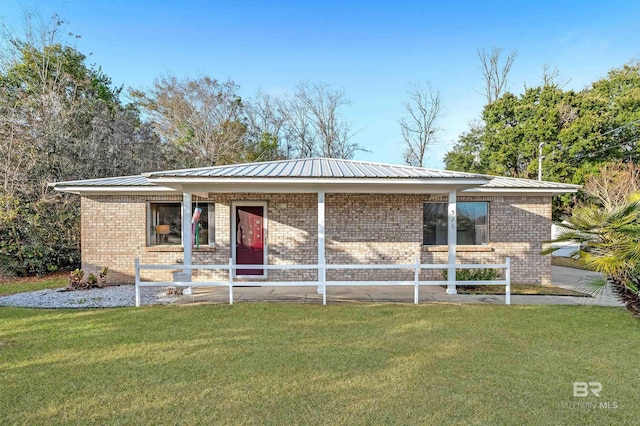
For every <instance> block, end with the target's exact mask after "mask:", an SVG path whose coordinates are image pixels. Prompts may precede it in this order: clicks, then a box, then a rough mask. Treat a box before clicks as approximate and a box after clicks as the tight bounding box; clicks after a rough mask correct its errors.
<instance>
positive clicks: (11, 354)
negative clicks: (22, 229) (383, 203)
mask: <svg viewBox="0 0 640 426" xmlns="http://www.w3.org/2000/svg"><path fill="white" fill-rule="evenodd" d="M638 353H640V321H638V320H636V319H634V318H632V317H631V316H630V315H629V314H628V313H627V312H626V311H624V310H622V309H619V308H603V307H591V306H502V305H420V306H412V305H394V304H381V305H375V304H367V305H364V304H362V305H361V304H335V305H329V306H324V307H323V306H317V305H311V304H308V305H303V304H294V303H255V304H254V303H238V304H236V305H234V306H228V305H200V306H153V307H143V308H137V309H136V308H119V309H102V310H75V311H74V310H31V309H20V308H0V389H1V390H0V418H2V422H1V423H3V424H14V423H15V424H52V423H53V424H55V423H58V424H59V423H72V424H218V423H228V424H247V423H253V424H256V423H259V424H263V423H266V424H380V423H382V424H451V423H455V424H460V423H464V424H483V425H484V424H532V425H533V424H535V425H538V424H633V423H634V422H636V421H637V419H638V418H639V417H640V405H638V385H639V383H640V365H639V364H638V363H637V362H635V359H636V358H637V354H638ZM576 381H578V382H600V383H601V384H602V391H601V392H600V397H596V396H593V395H591V396H589V397H586V398H580V397H575V398H574V397H573V383H574V382H576ZM614 406H615V407H617V408H613V407H614ZM605 407H609V408H605Z"/></svg>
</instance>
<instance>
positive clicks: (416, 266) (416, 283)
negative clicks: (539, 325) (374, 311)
mask: <svg viewBox="0 0 640 426" xmlns="http://www.w3.org/2000/svg"><path fill="white" fill-rule="evenodd" d="M247 268H251V269H267V270H273V269H285V270H293V269H315V270H317V271H318V280H316V281H234V277H233V275H234V274H233V273H232V271H233V270H236V269H247ZM450 268H455V269H489V268H495V269H504V270H505V279H504V280H490V281H449V280H433V281H431V280H429V281H420V279H419V277H420V271H421V270H423V269H450ZM151 269H180V270H185V271H186V270H194V269H197V270H226V271H229V279H228V280H226V281H188V282H186V281H179V282H174V281H171V282H168V281H165V282H158V281H142V280H141V279H140V271H141V270H151ZM328 269H411V270H413V271H414V275H413V280H411V281H393V280H391V281H367V280H365V281H328V280H327V281H322V280H321V277H324V276H326V274H325V273H323V272H325V271H326V270H328ZM234 284H237V285H240V286H242V287H263V286H265V287H266V286H271V287H303V286H313V287H320V288H322V304H323V305H326V304H327V287H330V286H413V288H414V289H413V303H415V304H418V296H419V288H420V286H433V285H447V284H455V285H504V286H505V303H506V304H507V305H509V304H511V258H509V257H507V258H506V259H505V263H497V264H455V265H449V264H424V263H423V264H421V263H420V262H419V259H416V261H415V263H409V264H384V265H360V264H354V265H329V264H327V265H234V264H233V260H232V259H229V264H228V265H141V264H140V259H137V258H136V261H135V293H136V306H140V287H228V288H229V304H230V305H233V287H234Z"/></svg>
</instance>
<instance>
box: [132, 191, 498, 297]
mask: <svg viewBox="0 0 640 426" xmlns="http://www.w3.org/2000/svg"><path fill="white" fill-rule="evenodd" d="M484 181H485V180H483V182H484ZM162 183H163V184H164V185H167V182H162ZM416 183H417V182H416V181H415V180H413V181H411V183H409V182H398V181H397V180H396V181H394V182H386V185H385V182H382V183H380V182H378V185H371V184H368V185H353V184H352V183H350V184H349V185H345V184H343V183H342V184H341V183H336V182H325V183H317V184H314V185H310V184H308V183H303V182H286V183H282V182H280V183H279V184H278V185H277V186H276V187H277V191H278V192H275V191H274V189H276V188H274V185H266V184H264V183H262V182H260V181H256V180H254V181H253V182H247V183H246V185H241V184H238V183H235V184H233V185H232V186H230V185H229V184H225V183H222V182H220V183H219V184H218V185H211V183H210V182H198V183H194V182H189V183H181V184H180V186H179V188H178V187H176V189H179V190H180V191H181V192H182V201H183V202H182V206H183V217H185V218H190V217H191V212H192V211H193V204H194V197H197V199H198V200H211V201H213V202H215V203H216V204H215V205H216V215H217V216H218V217H217V218H216V222H217V223H219V224H220V228H227V229H228V232H225V229H219V230H217V232H219V233H220V234H221V235H227V236H228V239H222V238H221V240H220V241H218V242H216V248H215V250H217V251H218V252H219V253H220V254H221V255H220V256H218V257H217V258H218V260H217V261H214V262H207V263H206V264H203V262H198V261H197V259H194V257H196V256H197V254H198V253H197V250H195V252H194V247H193V241H192V238H193V233H192V223H191V221H189V220H183V222H182V227H183V229H182V235H183V264H182V265H181V266H180V267H179V268H180V269H181V270H182V274H180V275H179V276H180V278H179V279H175V278H174V280H172V281H164V282H152V281H143V280H141V278H140V277H141V271H145V270H157V269H165V270H166V269H175V268H176V265H153V264H141V262H140V261H136V267H135V270H136V277H135V280H136V284H137V285H139V286H145V285H154V286H177V287H181V288H184V289H185V292H186V294H192V292H193V295H194V297H205V298H206V297H207V296H205V292H204V291H203V290H201V289H202V288H208V289H209V290H208V291H207V293H208V294H209V296H208V297H214V298H216V297H217V298H219V297H221V294H222V292H225V293H226V294H225V297H226V299H227V300H228V302H229V303H233V302H234V300H243V296H242V294H243V293H244V292H245V290H244V289H246V288H252V291H251V294H252V295H257V294H258V295H259V294H263V295H265V297H267V298H268V297H285V298H286V297H287V296H286V295H287V294H291V295H295V296H293V297H294V298H295V299H297V300H301V299H302V300H318V301H320V300H321V301H322V303H323V304H326V303H327V298H329V300H334V299H333V297H336V298H337V299H340V298H341V297H342V296H344V295H347V298H349V297H351V298H355V299H359V298H362V297H364V298H365V299H366V298H367V297H369V298H370V299H373V297H372V296H366V294H373V293H367V292H366V289H365V288H372V287H375V288H376V291H375V294H385V292H388V294H389V295H394V296H393V297H392V299H398V298H399V299H398V300H400V299H407V300H409V301H413V302H414V303H419V302H420V300H421V297H422V298H423V299H424V298H425V297H427V298H428V299H429V300H431V299H430V298H431V297H432V296H429V294H439V293H441V290H442V286H446V294H448V295H455V294H456V285H459V284H460V282H459V281H457V279H456V278H457V277H456V269H481V268H492V269H498V270H500V271H501V274H500V277H501V279H496V280H486V281H474V284H502V285H505V286H507V288H508V287H509V285H510V272H511V267H510V260H509V259H507V258H504V259H503V260H502V261H500V262H495V263H488V262H487V263H482V264H479V263H475V262H474V263H458V262H457V261H456V259H457V224H456V217H457V212H458V208H457V200H458V192H459V191H462V190H464V189H466V188H469V187H471V186H473V185H477V184H478V182H442V181H435V182H425V181H421V182H420V183H421V185H416ZM312 190H314V192H311V191H312ZM427 200H438V202H440V203H444V204H445V205H446V226H447V231H448V232H447V233H446V238H447V240H446V242H447V244H446V246H440V247H438V251H439V253H438V254H440V255H443V254H444V255H446V258H444V259H442V256H440V259H442V260H440V261H438V262H436V261H433V260H432V257H431V255H432V254H434V253H431V252H430V251H429V250H425V248H424V247H423V241H422V205H423V202H424V201H427ZM200 202H202V201H200ZM247 212H250V214H249V216H247V218H250V219H251V221H252V222H255V223H257V224H259V225H260V226H259V228H254V227H251V228H247V229H245V230H244V231H243V230H242V229H241V228H242V224H243V223H245V224H246V223H247V222H246V218H245V219H243V216H242V215H246V214H247ZM243 221H244V222H243ZM252 226H253V225H252ZM244 234H251V235H253V236H255V237H257V239H256V238H254V239H252V240H251V241H249V243H250V244H251V243H254V246H255V247H257V248H256V253H257V255H255V254H254V255H253V256H249V258H248V260H247V259H242V258H241V255H240V253H241V248H240V247H241V246H242V247H243V250H244V249H245V248H246V247H247V243H246V241H245V240H244V239H243V238H244V237H241V235H244ZM485 251H486V250H485ZM194 254H195V255H196V256H194ZM222 254H227V257H226V258H223V257H222ZM256 259H259V261H256ZM442 271H446V273H444V274H443V273H442ZM194 272H195V274H194ZM142 273H143V272H142ZM195 275H197V276H195ZM434 277H435V278H434ZM466 283H467V284H469V283H470V282H468V281H467V282H466ZM216 287H218V289H216ZM220 287H224V290H223V289H221V288H220ZM425 287H426V288H430V290H423V291H421V288H423V289H424V288H425ZM194 289H200V290H194ZM211 289H215V290H211ZM256 289H264V290H256ZM273 289H277V291H275V290H273ZM363 289H364V290H363ZM276 293H277V296H274V295H275V294H276ZM356 294H358V295H359V296H357V297H356V296H355V295H356ZM421 294H422V296H421ZM507 294H508V293H507ZM363 295H364V296H363ZM445 297H446V296H445ZM337 299H336V300H337ZM506 301H507V303H509V296H507V298H506Z"/></svg>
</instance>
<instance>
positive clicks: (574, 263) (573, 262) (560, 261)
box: [551, 256, 593, 271]
mask: <svg viewBox="0 0 640 426" xmlns="http://www.w3.org/2000/svg"><path fill="white" fill-rule="evenodd" d="M551 264H552V265H554V266H564V267H565V268H574V269H582V270H585V271H593V269H592V268H590V267H588V266H587V265H585V264H584V263H583V262H581V261H579V260H578V259H572V258H570V257H562V256H552V257H551Z"/></svg>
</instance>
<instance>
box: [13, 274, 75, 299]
mask: <svg viewBox="0 0 640 426" xmlns="http://www.w3.org/2000/svg"><path fill="white" fill-rule="evenodd" d="M67 285H69V278H68V275H67V274H64V276H63V274H56V275H55V276H49V277H30V278H11V279H8V278H7V279H4V280H3V281H0V296H8V295H10V294H16V293H23V292H26V291H36V290H44V289H46V288H62V287H66V286H67Z"/></svg>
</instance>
